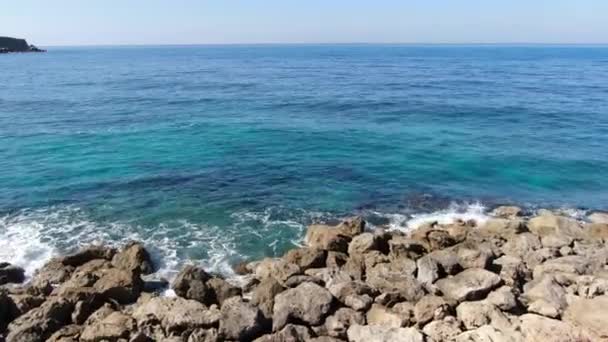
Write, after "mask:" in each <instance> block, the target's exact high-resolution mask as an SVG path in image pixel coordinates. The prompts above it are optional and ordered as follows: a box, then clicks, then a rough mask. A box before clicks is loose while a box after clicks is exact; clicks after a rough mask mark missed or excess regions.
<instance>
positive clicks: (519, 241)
mask: <svg viewBox="0 0 608 342" xmlns="http://www.w3.org/2000/svg"><path fill="white" fill-rule="evenodd" d="M540 247H541V244H540V239H539V238H538V236H536V235H534V234H532V233H521V234H517V235H515V236H514V237H512V238H511V239H509V241H507V243H505V244H504V246H502V252H503V253H504V254H506V255H510V256H515V257H519V258H523V257H525V256H526V255H527V254H528V253H529V252H530V251H533V250H537V249H539V248H540Z"/></svg>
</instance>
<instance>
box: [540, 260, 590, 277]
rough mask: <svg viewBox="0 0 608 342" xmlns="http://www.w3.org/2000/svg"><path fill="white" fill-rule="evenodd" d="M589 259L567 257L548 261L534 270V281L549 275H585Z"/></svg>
mask: <svg viewBox="0 0 608 342" xmlns="http://www.w3.org/2000/svg"><path fill="white" fill-rule="evenodd" d="M590 266H591V262H590V260H589V259H587V258H585V257H582V256H579V255H569V256H565V257H559V258H556V259H552V260H548V261H546V262H545V263H543V264H541V265H538V266H536V267H535V268H534V272H533V276H534V279H538V278H541V277H542V276H543V275H544V274H551V273H573V274H586V273H587V272H589V271H590Z"/></svg>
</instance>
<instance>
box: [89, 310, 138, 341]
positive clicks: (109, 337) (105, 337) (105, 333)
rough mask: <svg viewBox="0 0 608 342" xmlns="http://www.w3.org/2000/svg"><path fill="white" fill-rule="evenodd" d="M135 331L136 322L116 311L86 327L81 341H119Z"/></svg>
mask: <svg viewBox="0 0 608 342" xmlns="http://www.w3.org/2000/svg"><path fill="white" fill-rule="evenodd" d="M133 330H135V320H134V319H133V318H131V317H130V316H127V315H125V314H123V313H120V312H118V311H115V312H113V313H111V314H110V315H108V316H107V317H106V318H104V319H103V320H101V321H99V322H97V323H95V324H93V325H88V326H86V327H85V328H84V330H83V331H82V334H81V335H80V340H81V341H84V342H97V341H117V340H119V339H121V338H128V337H129V335H130V334H131V331H133Z"/></svg>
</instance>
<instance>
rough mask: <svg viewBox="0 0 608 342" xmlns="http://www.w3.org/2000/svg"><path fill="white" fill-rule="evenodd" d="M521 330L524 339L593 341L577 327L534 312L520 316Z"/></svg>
mask: <svg viewBox="0 0 608 342" xmlns="http://www.w3.org/2000/svg"><path fill="white" fill-rule="evenodd" d="M520 320H521V332H522V334H523V336H524V340H525V341H555V342H580V341H593V340H592V339H591V338H589V336H587V335H586V334H584V333H583V332H582V331H581V330H580V329H579V328H576V327H574V326H573V325H571V324H570V323H568V322H562V321H559V320H556V319H551V318H546V317H543V316H539V315H535V314H525V315H522V316H520Z"/></svg>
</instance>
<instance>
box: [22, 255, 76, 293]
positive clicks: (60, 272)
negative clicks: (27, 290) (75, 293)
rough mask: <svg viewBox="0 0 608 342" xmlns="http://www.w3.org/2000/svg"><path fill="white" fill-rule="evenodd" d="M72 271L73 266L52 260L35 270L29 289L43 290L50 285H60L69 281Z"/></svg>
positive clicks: (58, 260)
mask: <svg viewBox="0 0 608 342" xmlns="http://www.w3.org/2000/svg"><path fill="white" fill-rule="evenodd" d="M74 269H75V267H74V266H66V265H64V264H63V263H62V262H61V260H60V259H52V260H50V261H49V262H47V263H46V264H45V265H44V266H42V267H41V268H40V269H38V270H36V272H35V273H34V276H33V277H32V280H31V282H30V284H31V287H33V288H35V289H45V288H48V287H50V285H58V284H61V283H63V282H65V281H67V280H68V279H70V276H71V274H72V272H73V271H74ZM43 292H44V291H43Z"/></svg>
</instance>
